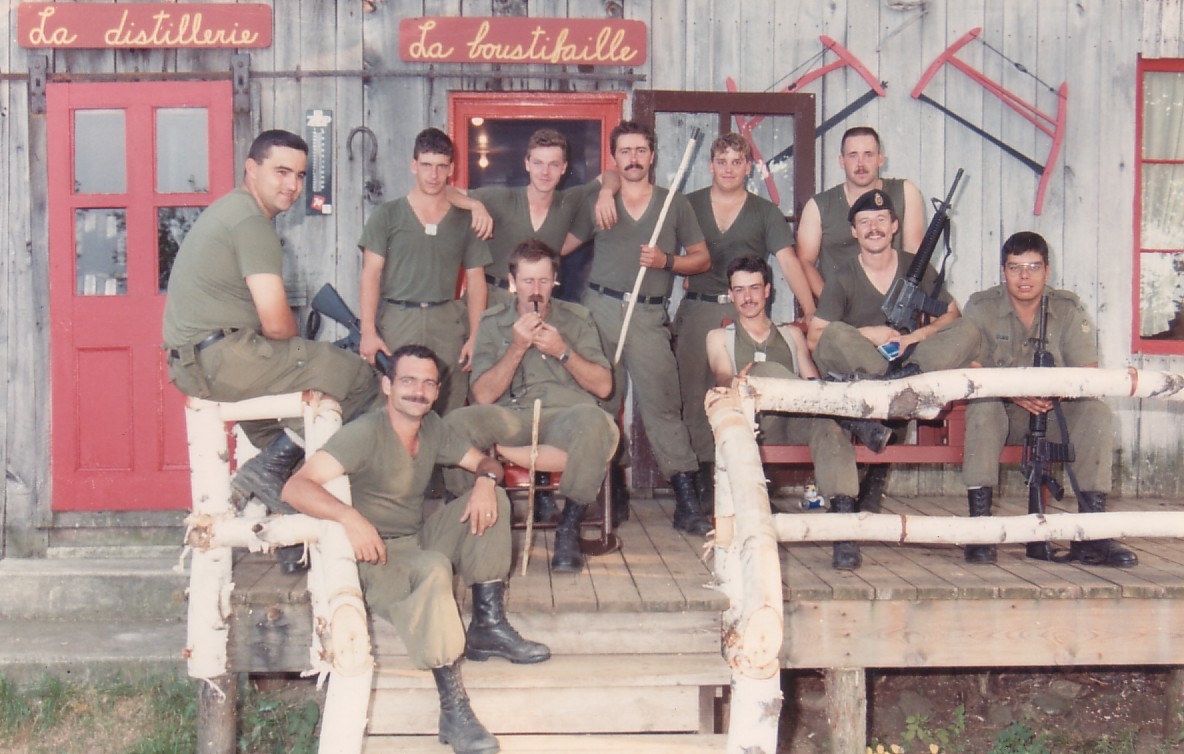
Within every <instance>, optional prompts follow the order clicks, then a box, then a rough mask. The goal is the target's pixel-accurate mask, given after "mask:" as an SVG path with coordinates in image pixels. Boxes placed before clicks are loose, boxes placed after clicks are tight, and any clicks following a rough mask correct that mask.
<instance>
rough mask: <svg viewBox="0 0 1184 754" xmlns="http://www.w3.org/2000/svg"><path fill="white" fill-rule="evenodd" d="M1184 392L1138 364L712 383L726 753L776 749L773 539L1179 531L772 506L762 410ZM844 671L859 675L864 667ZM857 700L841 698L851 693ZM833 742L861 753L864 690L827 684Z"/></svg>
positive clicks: (920, 539) (1036, 518) (839, 412)
mask: <svg viewBox="0 0 1184 754" xmlns="http://www.w3.org/2000/svg"><path fill="white" fill-rule="evenodd" d="M1029 395H1041V396H1057V397H1062V398H1081V397H1098V398H1142V399H1161V400H1176V401H1179V400H1184V375H1181V374H1175V373H1167V372H1153V371H1140V370H1136V369H1073V368H1054V369H1045V368H1040V369H1037V368H1016V369H963V370H949V371H944V372H931V373H928V374H921V375H917V376H914V377H909V378H905V379H900V380H887V381H885V380H864V381H858V382H847V383H838V382H821V381H807V380H792V379H790V380H784V379H775V378H757V377H747V378H742V379H738V380H737V381H736V383H735V384H734V386H733V387H732V388H727V389H725V388H717V389H714V390H712V391H710V392H708V393H707V396H706V399H705V404H706V408H707V417H708V420H709V421H710V423H711V428H712V431H713V432H714V434H715V443H716V510H715V516H716V540H715V570H716V578H717V581H718V582H719V584H720V587H721V588H722V589H723V591H724V592H725V594H727V595H728V598H729V599H730V601H731V606H730V607H729V609H728V610H727V611H726V612H725V613H724V620H723V629H722V630H723V637H722V643H723V653H724V657H725V659H726V660H727V661H728V664H729V665H730V667H731V668H732V691H733V696H732V708H731V719H730V724H729V733H728V748H727V750H728V752H729V754H739V753H740V752H762V753H763V754H772V753H773V752H775V751H776V750H777V726H778V718H779V712H780V708H781V690H780V680H779V674H778V672H777V671H778V670H779V669H780V666H781V662H780V659H779V656H778V652H779V650H780V648H781V646H782V641H783V631H784V605H783V603H782V600H783V597H782V579H781V566H780V559H779V554H778V548H777V543H778V542H779V541H780V542H807V541H808V542H820V541H836V540H866V541H880V542H899V543H905V542H913V543H950V544H960V545H964V544H990V543H1000V542H1036V541H1048V540H1051V539H1067V540H1077V541H1080V540H1085V539H1098V538H1106V537H1171V538H1179V537H1184V513H1174V512H1168V513H1162V512H1138V513H1129V512H1128V513H1092V514H1050V515H1037V514H1031V515H1023V516H997V517H991V518H989V519H987V518H978V519H974V520H971V519H968V518H959V517H929V516H906V515H894V514H869V513H853V514H830V513H828V514H783V513H779V514H773V513H772V512H771V509H770V505H769V496H768V491H767V487H766V483H765V474H764V469H763V468H762V466H761V462H760V451H759V448H758V445H757V442H756V434H755V432H756V428H757V425H756V415H757V414H758V413H759V412H762V411H776V412H786V413H799V414H829V415H835V416H847V417H857V418H869V419H872V418H874V419H887V418H901V419H904V418H908V419H912V418H919V419H931V418H934V417H936V416H937V415H938V414H939V413H940V412H941V410H942V409H943V408H944V407H945V406H946V404H948V403H950V402H952V401H956V400H964V399H971V398H990V397H994V398H1005V397H1016V396H1029ZM834 678H835V680H836V681H837V682H840V683H842V682H845V681H849V682H852V683H855V684H863V683H864V680H863V674H862V673H859V672H850V673H843V672H839V673H837V674H836V675H835V676H834ZM852 699H854V700H857V701H856V703H854V704H846V705H844V700H845V701H846V702H850V701H851V700H852ZM828 716H829V717H830V719H831V724H832V727H833V728H834V731H835V732H834V738H833V739H832V742H831V751H834V752H837V753H841V754H847V753H849V752H850V753H854V752H863V751H864V747H865V745H866V741H865V740H864V739H863V732H864V724H865V719H866V689H865V688H863V687H862V686H861V687H860V688H858V689H855V690H854V691H852V692H851V693H846V694H841V693H840V694H829V693H828Z"/></svg>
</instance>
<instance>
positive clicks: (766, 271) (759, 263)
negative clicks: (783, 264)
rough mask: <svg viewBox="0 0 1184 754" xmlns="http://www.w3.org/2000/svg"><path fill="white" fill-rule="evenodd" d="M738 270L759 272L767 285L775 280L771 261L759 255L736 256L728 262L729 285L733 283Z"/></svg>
mask: <svg viewBox="0 0 1184 754" xmlns="http://www.w3.org/2000/svg"><path fill="white" fill-rule="evenodd" d="M737 272H759V273H760V274H761V279H763V280H764V281H765V285H768V284H769V283H771V282H773V270H772V268H770V267H769V263H768V262H766V261H765V260H764V258H763V257H758V256H756V255H753V254H749V255H748V256H743V257H736V258H735V259H733V260H732V261H731V262H728V286H729V287H731V285H732V276H733V275H735V274H736V273H737Z"/></svg>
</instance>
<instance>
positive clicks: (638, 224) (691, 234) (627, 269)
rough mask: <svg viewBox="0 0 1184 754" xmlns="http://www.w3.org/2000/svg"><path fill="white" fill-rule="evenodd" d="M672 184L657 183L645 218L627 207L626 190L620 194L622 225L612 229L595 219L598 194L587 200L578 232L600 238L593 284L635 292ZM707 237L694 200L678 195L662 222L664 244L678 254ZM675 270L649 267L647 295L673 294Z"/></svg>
mask: <svg viewBox="0 0 1184 754" xmlns="http://www.w3.org/2000/svg"><path fill="white" fill-rule="evenodd" d="M668 191H669V189H665V188H662V187H661V186H655V187H654V191H653V194H652V195H651V196H650V203H649V206H647V207H646V209H645V212H643V213H642V215H641V218H640V219H638V220H634V219H633V217H632V216H631V215H630V214H629V213H628V212H627V211H626V210H625V206H624V204H623V203H622V202H621V195H620V194H617V196H616V202H617V224H616V225H614V226H613V227H611V228H608V229H603V228H597V227H596V225H595V221H594V218H593V209H594V207H595V206H596V198H597V197H596V196H595V195H593V196H590V197H588V198H586V199H585V200H584V208H585V209H581V210H580V211H579V212H578V213H577V214H576V220H575V223H574V225H573V226H572V230H571V232H572V235H574V236H575V237H576V238H579V239H580V240H583V241H586V240H588V239H589V238H594V239H595V244H594V246H593V253H592V269H591V271H590V272H589V273H588V280H589V282H591V283H596V284H597V285H600V286H603V287H605V288H611V289H613V290H615V291H632V290H633V282H634V281H635V280H636V279H637V271H638V270H639V269H640V268H641V247H642V246H643V245H645V244H648V243H649V242H650V236H652V235H653V232H654V226H655V225H656V224H657V222H658V215H659V214H661V212H662V204H663V202H665V201H666V194H667V193H668ZM702 241H703V231H702V230H700V229H699V221H698V220H697V219H696V218H695V211H694V210H692V209H691V204H690V202H688V201H687V198H686V197H685V196H683V195H682V194H675V195H674V198H673V199H672V200H671V202H670V210H669V212H668V213H667V215H666V219H665V220H664V221H663V223H662V232H661V233H660V234H659V235H658V243H657V244H655V245H656V246H657V247H658V248H659V249H661V250H662V251H664V252H666V253H667V254H678V253H679V247H686V246H690V245H692V244H697V243H701V242H702ZM673 281H674V273H672V272H667V271H666V270H655V269H650V270H646V273H645V278H644V280H643V281H642V285H641V291H640V295H641V296H669V295H670V289H671V285H672V283H673Z"/></svg>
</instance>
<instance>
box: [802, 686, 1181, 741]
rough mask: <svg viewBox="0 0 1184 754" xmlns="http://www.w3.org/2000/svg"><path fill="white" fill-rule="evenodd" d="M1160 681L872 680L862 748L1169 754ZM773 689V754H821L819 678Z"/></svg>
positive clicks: (823, 724)
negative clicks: (778, 712)
mask: <svg viewBox="0 0 1184 754" xmlns="http://www.w3.org/2000/svg"><path fill="white" fill-rule="evenodd" d="M1167 678H1168V673H1167V671H1166V670H1161V669H1152V668H1148V669H1145V670H1142V671H1141V672H1135V671H1116V670H1108V669H1105V670H1104V669H1099V670H1082V669H1074V670H1064V671H1061V670H1050V671H1047V672H1035V671H1033V670H1030V669H1023V670H1022V671H1021V670H1018V669H1017V670H1015V671H1010V670H1005V671H1000V670H993V671H990V672H987V671H977V670H970V671H957V672H924V673H904V672H895V671H892V672H887V671H885V672H872V673H869V676H868V707H869V713H870V717H871V733H870V738H869V743H870V744H871V745H872V751H873V752H874V751H875V746H876V745H883V746H884V749H885V751H893V749H892V748H891V747H892V745H896V746H900V747H901V750H902V751H903V752H906V753H907V754H917V753H918V752H921V753H927V752H930V751H932V749H931V748H930V745H931V744H936V745H937V746H938V751H940V752H941V754H947V752H948V753H950V754H952V753H954V752H967V753H970V754H1038V753H1042V752H1047V753H1048V754H1061V753H1064V754H1128V753H1129V754H1169V753H1172V754H1175V753H1177V752H1184V744H1182V743H1181V740H1180V737H1179V736H1178V735H1177V736H1174V737H1173V738H1172V740H1165V738H1164V718H1165V712H1166V694H1165V689H1166V687H1167ZM782 688H783V690H784V693H785V697H786V705H785V709H784V711H783V713H782V718H781V752H782V753H783V754H824V753H826V752H829V751H830V748H829V743H828V739H829V735H830V728H829V725H828V723H827V719H826V696H825V688H824V684H823V679H822V676H821V674H818V673H809V672H788V671H787V672H785V673H784V674H783V676H782ZM959 710H961V713H960V712H959ZM1179 712H1180V711H1179V710H1176V711H1175V713H1176V714H1179Z"/></svg>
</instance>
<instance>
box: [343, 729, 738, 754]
mask: <svg viewBox="0 0 1184 754" xmlns="http://www.w3.org/2000/svg"><path fill="white" fill-rule="evenodd" d="M498 742H499V743H500V744H501V746H502V754H528V752H529V753H531V754H536V753H537V752H547V753H548V754H603V753H604V752H623V753H627V754H695V752H722V751H724V750H725V749H726V748H727V743H728V737H727V735H726V734H723V733H712V734H694V733H691V734H687V733H679V734H655V733H648V734H640V735H620V736H609V735H588V736H579V735H576V736H572V735H556V736H498ZM449 751H451V749H449V748H448V747H447V746H444V745H443V744H441V743H440V742H439V741H437V740H436V736H435V735H431V736H368V737H367V738H366V742H365V745H364V746H363V747H362V752H363V754H445V752H449Z"/></svg>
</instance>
